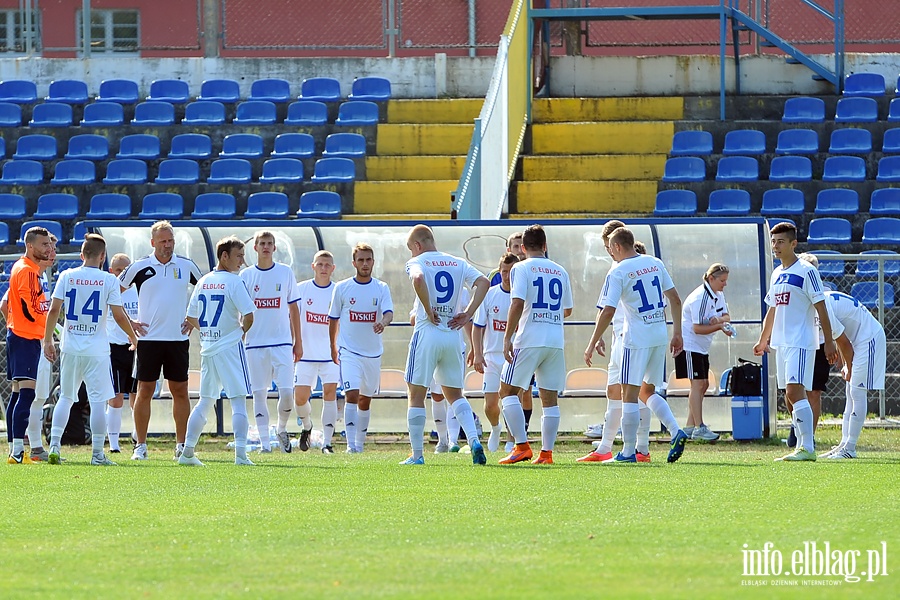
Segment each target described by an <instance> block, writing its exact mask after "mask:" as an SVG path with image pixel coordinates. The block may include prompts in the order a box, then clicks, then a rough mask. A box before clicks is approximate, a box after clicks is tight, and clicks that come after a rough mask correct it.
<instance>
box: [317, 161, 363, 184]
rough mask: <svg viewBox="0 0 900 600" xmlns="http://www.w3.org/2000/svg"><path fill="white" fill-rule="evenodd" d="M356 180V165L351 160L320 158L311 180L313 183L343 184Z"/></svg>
mask: <svg viewBox="0 0 900 600" xmlns="http://www.w3.org/2000/svg"><path fill="white" fill-rule="evenodd" d="M354 179H356V165H354V164H353V161H352V160H350V159H349V158H320V159H319V160H317V161H316V170H315V173H313V176H312V178H311V180H312V182H313V183H342V182H347V181H353V180H354Z"/></svg>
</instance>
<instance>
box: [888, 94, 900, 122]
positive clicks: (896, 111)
mask: <svg viewBox="0 0 900 600" xmlns="http://www.w3.org/2000/svg"><path fill="white" fill-rule="evenodd" d="M887 120H888V121H891V122H897V121H900V98H894V99H893V100H891V104H890V106H889V107H888V117H887Z"/></svg>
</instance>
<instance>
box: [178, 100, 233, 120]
mask: <svg viewBox="0 0 900 600" xmlns="http://www.w3.org/2000/svg"><path fill="white" fill-rule="evenodd" d="M223 123H225V105H224V104H222V103H221V102H218V101H214V100H198V101H196V102H191V103H190V104H188V105H187V106H185V107H184V118H183V119H182V120H181V124H182V125H222V124H223Z"/></svg>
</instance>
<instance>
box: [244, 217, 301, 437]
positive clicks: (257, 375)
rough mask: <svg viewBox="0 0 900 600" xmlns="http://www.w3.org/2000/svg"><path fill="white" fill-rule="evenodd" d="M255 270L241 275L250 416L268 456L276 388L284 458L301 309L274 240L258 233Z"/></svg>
mask: <svg viewBox="0 0 900 600" xmlns="http://www.w3.org/2000/svg"><path fill="white" fill-rule="evenodd" d="M253 249H254V250H255V251H256V257H257V259H256V264H255V265H254V266H252V267H248V268H246V269H244V270H243V271H241V279H243V280H244V283H245V284H246V285H247V289H248V290H249V291H250V297H251V298H253V302H254V303H255V304H256V315H255V316H254V319H253V329H251V330H250V331H248V332H247V335H246V338H245V340H244V347H245V348H246V350H247V365H248V367H249V370H250V388H251V391H252V392H253V414H254V415H256V428H257V430H258V431H259V440H260V445H261V448H260V452H263V453H268V452H271V451H272V444H271V441H270V438H269V406H268V398H267V396H268V390H269V387H270V386H271V384H272V382H273V381H274V382H275V387H276V388H278V428H277V432H278V442H279V444H280V445H281V451H282V452H290V451H291V440H290V437H288V433H287V422H288V419H289V418H290V416H291V409H292V408H293V401H294V398H293V388H294V386H293V381H294V363H295V362H296V361H297V360H298V359H299V358H300V355H301V354H302V353H303V349H302V346H301V343H300V309H299V308H298V304H297V302H298V300H299V299H300V294H299V292H298V290H297V281H296V280H295V279H294V271H293V269H291V268H290V267H289V266H287V265H286V264H283V263H278V262H275V259H274V255H275V249H276V248H275V235H274V234H273V233H272V232H271V231H258V232H257V233H256V235H254V236H253Z"/></svg>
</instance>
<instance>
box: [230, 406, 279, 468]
mask: <svg viewBox="0 0 900 600" xmlns="http://www.w3.org/2000/svg"><path fill="white" fill-rule="evenodd" d="M230 400H231V429H232V431H234V456H235V458H244V459H246V458H247V432H248V431H249V430H250V421H249V420H248V419H247V403H246V401H245V400H244V397H243V396H237V397H235V398H230ZM268 435H269V432H268V431H266V436H268Z"/></svg>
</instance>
